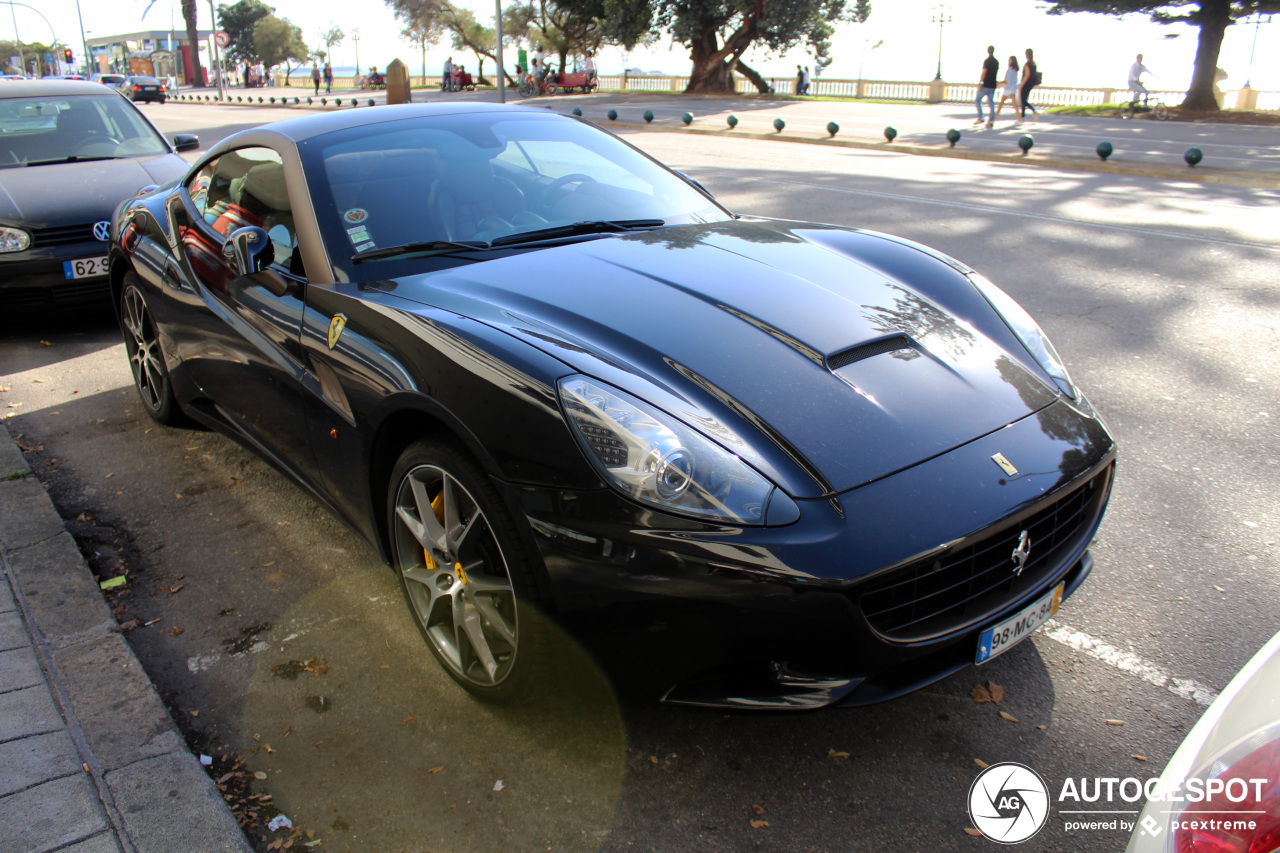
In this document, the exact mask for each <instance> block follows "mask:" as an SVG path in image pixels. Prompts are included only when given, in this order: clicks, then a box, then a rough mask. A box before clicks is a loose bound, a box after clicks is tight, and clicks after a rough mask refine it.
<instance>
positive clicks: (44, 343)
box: [40, 341, 53, 347]
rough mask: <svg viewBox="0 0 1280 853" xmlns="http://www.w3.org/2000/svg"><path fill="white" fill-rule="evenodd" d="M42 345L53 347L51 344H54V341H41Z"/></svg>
mask: <svg viewBox="0 0 1280 853" xmlns="http://www.w3.org/2000/svg"><path fill="white" fill-rule="evenodd" d="M40 346H42V347H51V346H53V343H52V342H50V341H41V342H40Z"/></svg>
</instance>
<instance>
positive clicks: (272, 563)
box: [262, 560, 276, 569]
mask: <svg viewBox="0 0 1280 853" xmlns="http://www.w3.org/2000/svg"><path fill="white" fill-rule="evenodd" d="M275 564H276V561H275V560H272V561H271V562H270V563H263V564H262V568H264V569H269V568H271V567H272V566H274V565H275Z"/></svg>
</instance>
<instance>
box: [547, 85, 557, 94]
mask: <svg viewBox="0 0 1280 853" xmlns="http://www.w3.org/2000/svg"><path fill="white" fill-rule="evenodd" d="M559 93H560V89H559V88H557V87H556V86H555V84H552V85H550V86H548V87H547V94H548V95H557V94H559Z"/></svg>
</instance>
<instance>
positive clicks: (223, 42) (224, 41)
mask: <svg viewBox="0 0 1280 853" xmlns="http://www.w3.org/2000/svg"><path fill="white" fill-rule="evenodd" d="M213 41H214V43H215V44H216V45H218V47H226V46H227V45H229V44H231V36H229V35H227V32H226V30H218V31H217V32H216V33H214V34H213Z"/></svg>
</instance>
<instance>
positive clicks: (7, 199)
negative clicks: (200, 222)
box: [0, 154, 187, 228]
mask: <svg viewBox="0 0 1280 853" xmlns="http://www.w3.org/2000/svg"><path fill="white" fill-rule="evenodd" d="M186 170H187V163H186V161H185V160H183V159H182V158H181V157H179V156H177V155H176V154H162V155H160V156H158V157H147V158H128V159H124V160H93V161H90V162H87V163H51V164H49V165H47V166H22V167H13V168H8V169H0V222H12V223H14V224H21V225H23V226H25V227H27V228H57V227H61V226H67V225H83V224H85V223H89V222H98V221H100V220H103V219H110V218H111V214H112V213H113V212H114V211H115V209H116V205H118V204H120V202H122V201H124V200H125V199H126V198H129V197H130V196H132V195H134V194H135V193H136V192H137V191H138V190H140V189H142V188H143V187H145V186H147V185H148V184H163V183H166V182H168V181H172V180H173V179H174V178H177V177H180V176H181V175H183V174H184V173H185V172H186Z"/></svg>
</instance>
